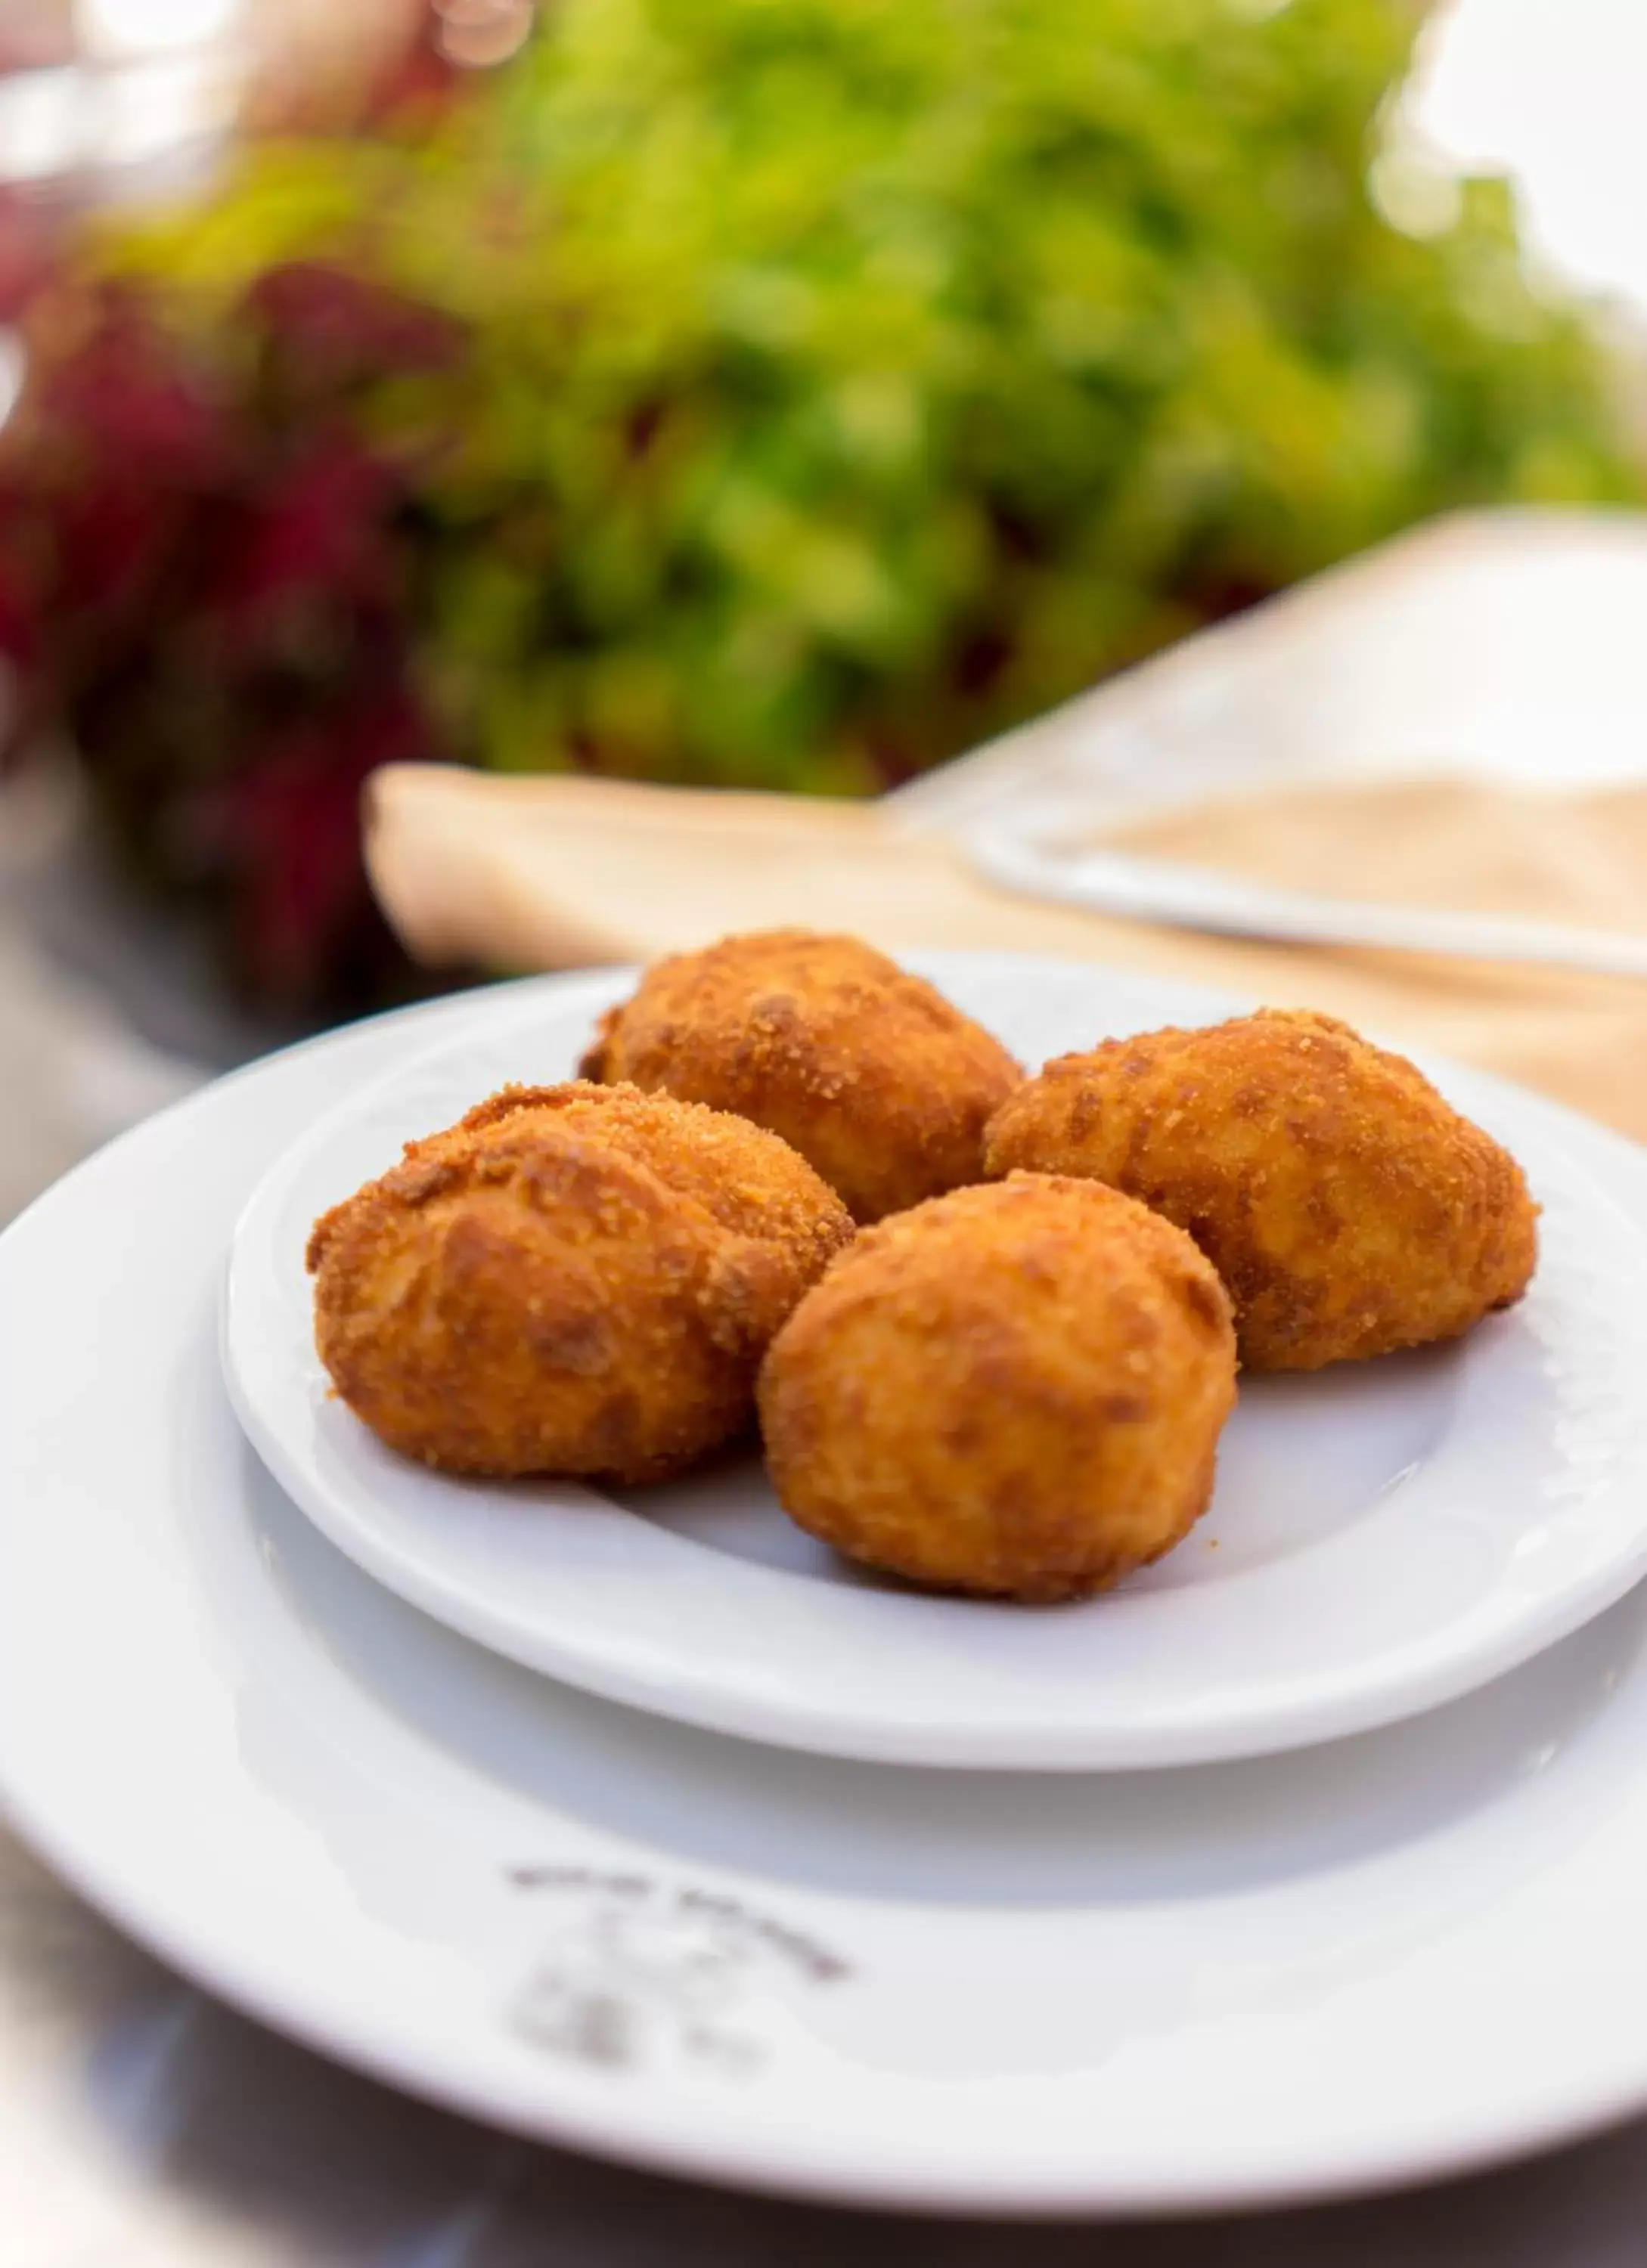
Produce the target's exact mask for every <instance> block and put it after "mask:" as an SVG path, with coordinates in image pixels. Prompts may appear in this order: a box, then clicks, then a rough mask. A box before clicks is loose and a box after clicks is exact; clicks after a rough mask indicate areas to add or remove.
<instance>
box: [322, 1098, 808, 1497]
mask: <svg viewBox="0 0 1647 2268" xmlns="http://www.w3.org/2000/svg"><path fill="white" fill-rule="evenodd" d="M851 1235H852V1223H851V1221H850V1219H848V1218H847V1215H846V1211H845V1209H844V1207H843V1206H842V1205H841V1204H840V1203H839V1201H838V1199H837V1198H836V1197H834V1195H833V1194H832V1193H831V1191H830V1190H829V1189H827V1188H825V1186H824V1185H823V1182H821V1181H820V1180H819V1179H818V1177H817V1175H816V1174H814V1173H813V1171H812V1169H811V1167H809V1166H808V1165H807V1164H806V1162H805V1160H803V1159H801V1158H799V1157H797V1156H796V1155H795V1153H794V1152H793V1151H792V1150H790V1149H788V1148H787V1146H786V1145H785V1144H783V1143H782V1142H780V1141H779V1140H778V1139H777V1138H775V1137H774V1136H772V1135H770V1134H766V1133H764V1132H762V1131H761V1130H760V1129H758V1128H757V1127H753V1126H750V1125H748V1124H747V1123H744V1122H743V1121H742V1120H740V1119H736V1118H731V1117H728V1116H725V1115H724V1114H722V1113H720V1112H715V1111H711V1110H705V1109H702V1108H698V1107H696V1106H694V1105H691V1104H686V1103H680V1102H676V1101H671V1100H670V1099H669V1098H668V1097H666V1096H653V1095H643V1094H639V1093H638V1092H636V1091H635V1090H634V1089H633V1088H628V1087H615V1088H614V1087H601V1086H589V1085H587V1084H584V1083H581V1082H572V1083H568V1084H567V1085H566V1086H559V1087H506V1088H505V1089H504V1090H503V1091H502V1093H501V1094H497V1095H494V1096H492V1097H491V1099H490V1100H489V1101H486V1102H484V1103H481V1104H478V1105H477V1106H476V1108H474V1109H473V1110H471V1111H469V1114H468V1115H467V1116H465V1117H464V1118H463V1119H462V1120H461V1121H460V1122H459V1123H458V1124H457V1125H456V1126H454V1127H451V1128H448V1129H447V1130H445V1131H444V1132H441V1133H439V1134H435V1135H432V1136H430V1137H428V1138H426V1139H425V1140H423V1141H418V1142H409V1143H408V1144H407V1145H406V1150H405V1154H404V1156H403V1159H402V1160H401V1162H400V1164H398V1165H397V1166H395V1167H392V1168H391V1169H390V1171H389V1172H388V1173H387V1174H385V1175H382V1176H381V1178H380V1179H379V1180H378V1181H375V1182H368V1183H367V1184H366V1187H365V1188H364V1189H360V1190H358V1191H357V1192H356V1194H355V1195H354V1196H353V1197H350V1198H347V1199H346V1200H345V1201H344V1202H343V1204H340V1205H336V1206H334V1207H333V1209H332V1210H331V1211H329V1212H328V1213H326V1214H324V1215H323V1216H322V1217H321V1219H320V1220H318V1221H317V1222H316V1223H315V1226H314V1233H313V1234H312V1235H311V1237H310V1240H309V1247H308V1255H307V1259H308V1266H309V1268H310V1270H311V1271H312V1272H313V1273H314V1277H315V1279H316V1281H315V1341H316V1344H317V1346H318V1347H319V1350H320V1353H321V1360H322V1361H323V1362H324V1363H325V1365H326V1367H327V1370H328V1372H329V1373H330V1376H331V1379H332V1382H333V1384H334V1386H335V1387H336V1390H337V1392H338V1393H339V1394H340V1395H342V1396H343V1399H344V1401H346V1402H347V1403H349V1405H350V1407H351V1409H352V1410H354V1411H355V1413H356V1414H357V1416H358V1417H359V1418H362V1419H363V1420H364V1421H365V1422H366V1424H367V1425H370V1426H371V1427H372V1428H373V1431H374V1432H377V1433H378V1434H379V1435H380V1437H381V1438H382V1439H383V1440H385V1441H387V1442H388V1444H389V1446H390V1447H393V1448H395V1449H398V1450H400V1451H402V1452H403V1454H406V1455H408V1456H413V1457H417V1458H418V1459H420V1460H422V1461H423V1462H425V1463H427V1464H431V1465H436V1466H439V1467H441V1468H443V1469H447V1470H448V1471H454V1472H469V1473H522V1472H551V1471H552V1472H561V1473H579V1474H586V1475H589V1476H609V1477H612V1478H616V1479H622V1480H629V1481H639V1480H648V1479H654V1478H658V1477H660V1476H663V1475H665V1474H668V1473H671V1472H675V1471H678V1470H679V1469H681V1468H682V1467H683V1466H684V1465H686V1464H689V1463H690V1462H691V1461H692V1460H693V1459H694V1458H696V1457H698V1456H700V1455H702V1454H704V1453H705V1451H707V1450H709V1449H712V1448H713V1447H716V1446H717V1445H718V1444H719V1443H720V1442H722V1441H724V1440H727V1439H729V1438H730V1437H731V1436H732V1435H734V1434H735V1433H736V1432H739V1431H741V1430H742V1427H743V1426H744V1425H747V1423H748V1421H749V1418H750V1406H751V1397H752V1394H753V1387H754V1377H755V1372H756V1368H757V1365H758V1363H759V1360H760V1358H761V1356H762V1354H763V1353H764V1350H765V1347H766V1345H767V1343H768V1341H769V1340H770V1339H771V1337H772V1333H773V1332H774V1331H775V1330H776V1329H778V1327H779V1324H780V1323H781V1322H783V1321H784V1319H785V1317H786V1316H787V1314H788V1313H789V1311H790V1309H791V1308H792V1307H794V1303H795V1301H796V1300H798V1299H799V1298H800V1296H801V1293H802V1292H804V1291H805V1290H806V1288H807V1286H808V1285H809V1284H810V1283H812V1282H813V1281H814V1280H815V1278H816V1277H817V1276H818V1275H819V1274H820V1273H821V1272H822V1270H823V1268H824V1267H825V1266H826V1265H827V1264H828V1263H829V1261H830V1260H831V1258H832V1257H833V1256H834V1255H835V1253H836V1252H838V1250H839V1249H840V1248H841V1247H842V1246H843V1245H844V1244H845V1243H846V1241H848V1240H849V1239H850V1237H851Z"/></svg>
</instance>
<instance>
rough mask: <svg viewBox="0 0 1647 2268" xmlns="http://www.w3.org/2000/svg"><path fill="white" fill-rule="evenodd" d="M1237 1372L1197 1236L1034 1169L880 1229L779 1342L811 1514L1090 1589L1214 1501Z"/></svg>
mask: <svg viewBox="0 0 1647 2268" xmlns="http://www.w3.org/2000/svg"><path fill="white" fill-rule="evenodd" d="M1235 1378H1236V1353H1235V1334H1234V1331H1233V1329H1232V1328H1231V1322H1230V1301H1229V1299H1228V1296H1227V1295H1226V1293H1225V1292H1224V1288H1223V1286H1222V1284H1221V1283H1220V1282H1219V1280H1218V1278H1217V1276H1216V1275H1215V1273H1214V1271H1213V1270H1212V1269H1211V1268H1210V1267H1209V1266H1208V1263H1207V1262H1206V1260H1205V1259H1204V1258H1203V1257H1202V1256H1201V1255H1200V1252H1198V1251H1197V1249H1196V1248H1195V1246H1194V1245H1193V1243H1192V1242H1191V1241H1190V1239H1189V1238H1188V1237H1187V1236H1185V1235H1184V1234H1183V1233H1181V1232H1180V1231H1179V1230H1178V1229H1176V1228H1174V1227H1173V1226H1172V1225H1171V1222H1170V1221H1166V1220H1163V1219H1162V1218H1161V1216H1160V1215H1159V1214H1158V1213H1152V1212H1150V1211H1148V1210H1147V1209H1146V1208H1145V1207H1144V1206H1142V1205H1140V1204H1134V1203H1133V1201H1132V1200H1131V1199H1130V1198H1128V1197H1121V1196H1119V1195H1118V1194H1117V1192H1115V1191H1114V1190H1112V1189H1104V1188H1103V1187H1101V1186H1100V1185H1099V1184H1098V1183H1097V1182H1091V1181H1073V1180H1066V1179H1061V1178H1059V1177H1056V1176H1053V1175H1045V1174H1015V1175H1013V1176H1012V1177H1011V1179H1010V1180H1008V1181H1006V1182H995V1183H993V1184H986V1185H984V1186H981V1187H977V1188H972V1189H958V1190H956V1191H954V1192H953V1193H952V1194H951V1195H949V1196H948V1197H935V1198H933V1199H932V1200H931V1201H930V1202H928V1203H927V1204H922V1205H918V1206H917V1207H916V1208H915V1209H914V1210H913V1211H910V1212H905V1213H900V1214H898V1215H897V1217H896V1218H894V1219H890V1220H886V1221H883V1222H882V1223H881V1225H880V1226H878V1227H876V1228H873V1229H870V1230H868V1231H867V1232H866V1233H864V1234H862V1235H860V1237H859V1238H858V1240H857V1241H856V1242H855V1244H854V1245H853V1248H852V1249H851V1250H850V1251H849V1252H847V1253H846V1254H845V1255H844V1256H842V1257H841V1258H840V1259H839V1260H838V1261H837V1262H836V1263H834V1265H833V1266H832V1267H831V1269H830V1270H829V1271H828V1273H827V1274H826V1275H825V1276H824V1277H823V1279H822V1280H821V1281H820V1282H819V1283H818V1284H817V1285H815V1286H814V1288H813V1289H812V1290H811V1291H810V1292H808V1293H807V1295H806V1297H805V1298H804V1299H803V1300H801V1303H800V1305H799V1306H798V1307H796V1309H795V1311H794V1314H792V1315H791V1316H790V1318H789V1320H788V1322H787V1323H786V1324H785V1325H784V1327H783V1329H782V1330H780V1331H779V1334H778V1336H777V1337H776V1338H775V1339H774V1340H773V1342H772V1347H771V1350H770V1351H769V1352H768V1354H767V1357H766V1360H765V1362H764V1365H763V1366H762V1369H761V1374H760V1386H759V1403H760V1415H761V1428H762V1432H763V1435H764V1440H765V1444H766V1455H767V1462H768V1464H769V1466H770V1469H771V1472H772V1482H773V1485H774V1486H775V1488H776V1489H777V1491H778V1495H779V1499H780V1501H781V1502H782V1504H783V1506H784V1508H785V1510H786V1511H787V1513H789V1515H790V1517H791V1519H793V1520H794V1521H796V1522H797V1523H798V1524H799V1525H800V1526H801V1528H805V1529H807V1530H808V1531H809V1533H810V1534H812V1535H816V1536H821V1537H822V1538H823V1541H824V1542H825V1543H831V1544H833V1545H834V1546H835V1547H836V1548H837V1549H838V1550H841V1551H844V1552H846V1553H847V1554H848V1555H849V1556H850V1557H853V1558H854V1559H859V1560H862V1561H864V1562H865V1563H867V1564H868V1565H870V1566H873V1567H879V1568H883V1569H886V1570H888V1571H890V1572H893V1573H895V1574H898V1575H903V1576H906V1577H909V1578H911V1579H912V1580H914V1581H916V1582H919V1583H924V1584H929V1585H933V1586H935V1587H942V1588H943V1589H949V1590H958V1591H971V1592H976V1593H979V1594H986V1595H993V1596H1003V1597H1008V1598H1016V1599H1025V1600H1052V1599H1065V1598H1075V1597H1079V1596H1082V1595H1083V1594H1086V1593H1088V1592H1091V1591H1097V1590H1102V1589H1104V1588H1105V1587H1107V1586H1109V1585H1110V1584H1112V1583H1114V1582H1117V1581H1118V1580H1119V1579H1120V1578H1121V1577H1122V1576H1123V1575H1125V1574H1126V1573H1128V1572H1129V1571H1130V1570H1132V1569H1134V1568H1135V1567H1141V1566H1142V1565H1145V1564H1146V1563H1147V1562H1148V1561H1149V1560H1152V1559H1157V1558H1159V1557H1161V1555H1162V1553H1163V1552H1164V1551H1167V1550H1171V1547H1172V1545H1173V1544H1175V1543H1178V1540H1179V1538H1180V1537H1181V1536H1182V1535H1185V1532H1186V1531H1187V1530H1188V1528H1190V1527H1191V1526H1192V1525H1193V1522H1194V1521H1196V1520H1197V1519H1198V1518H1199V1517H1200V1513H1202V1512H1203V1511H1204V1510H1205V1509H1206V1506H1207V1503H1208V1499H1209V1498H1210V1496H1211V1494H1212V1486H1213V1469H1214V1461H1215V1453H1216V1448H1217V1442H1218V1434H1219V1430H1220V1428H1221V1427H1222V1425H1223V1422H1224V1420H1225V1418H1227V1417H1228V1416H1229V1414H1230V1409H1231V1407H1232V1406H1233V1404H1234V1402H1235V1390H1236V1389H1235Z"/></svg>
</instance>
